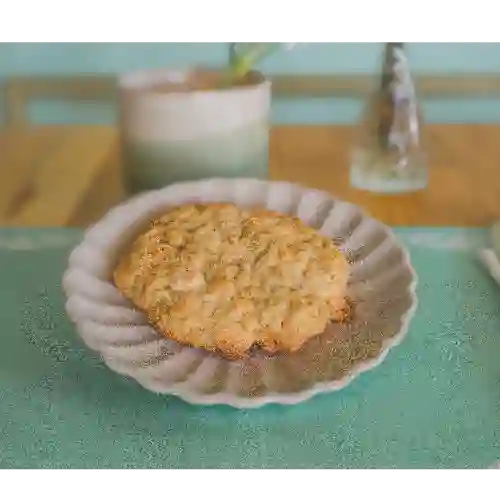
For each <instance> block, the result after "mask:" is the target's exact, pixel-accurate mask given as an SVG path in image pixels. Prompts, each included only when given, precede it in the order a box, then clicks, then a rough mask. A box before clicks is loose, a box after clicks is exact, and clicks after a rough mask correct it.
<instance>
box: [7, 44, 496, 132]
mask: <svg viewBox="0 0 500 500" xmlns="http://www.w3.org/2000/svg"><path fill="white" fill-rule="evenodd" d="M407 50H408V56H409V58H410V62H411V66H412V68H413V70H414V71H415V72H439V73H441V72H449V73H455V72H498V73H500V43H453V44H451V43H450V44H444V43H426V44H424V43H413V44H408V46H407ZM380 53H381V44H369V43H358V44H352V43H337V44H334V43H320V44H299V45H297V46H296V48H295V49H294V50H292V51H290V52H280V53H276V54H274V55H272V56H271V57H270V58H269V59H267V60H266V61H264V62H263V63H262V64H261V66H260V69H262V70H263V71H264V72H269V73H277V72H280V73H281V72H283V73H285V72H290V73H332V72H333V73H334V72H339V73H356V72H359V73H367V72H372V71H375V70H376V69H377V65H378V64H379V60H380ZM227 58H228V45H227V44H223V43H191V44H187V43H164V44H159V43H153V44H139V43H137V44H136V43H121V44H120V43H112V44H104V43H90V44H84V43H54V44H49V43H40V44H30V43H22V44H13V43H4V44H0V81H1V80H2V79H3V78H5V77H8V76H11V75H26V74H52V75H57V74H68V73H119V72H123V71H129V70H133V69H139V68H155V67H164V66H183V65H191V64H196V63H200V62H202V63H205V64H208V65H221V64H226V62H227ZM422 106H423V111H424V114H425V117H426V119H427V121H429V122H451V123H453V122H472V123H473V122H496V121H498V122H500V99H478V98H475V99H474V98H472V99H453V100H452V99H439V100H436V99H432V100H430V99H429V100H425V101H423V103H422ZM359 111H360V102H359V101H357V100H355V99H307V100H305V99H303V100H276V101H275V102H274V103H273V110H272V120H273V122H274V123H352V122H353V121H355V120H356V119H357V117H358V114H359ZM30 114H31V119H32V121H34V122H36V123H112V122H113V121H114V119H115V110H114V109H113V106H112V105H111V104H109V105H107V104H96V103H63V102H37V103H34V104H33V106H32V107H31V109H30Z"/></svg>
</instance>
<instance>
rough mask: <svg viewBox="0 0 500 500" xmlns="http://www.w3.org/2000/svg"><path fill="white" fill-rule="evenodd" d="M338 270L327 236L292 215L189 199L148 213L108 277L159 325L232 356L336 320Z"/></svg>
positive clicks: (341, 275)
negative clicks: (153, 215) (158, 213)
mask: <svg viewBox="0 0 500 500" xmlns="http://www.w3.org/2000/svg"><path fill="white" fill-rule="evenodd" d="M348 275H349V265H348V263H347V260H346V258H345V256H344V255H343V254H342V253H341V252H340V251H339V250H338V249H337V248H336V246H335V245H334V243H333V242H332V241H331V240H330V239H329V238H327V237H325V236H322V235H321V234H319V233H318V232H317V231H316V230H314V229H312V228H310V227H308V226H306V225H305V224H304V223H302V222H301V221H300V220H299V219H298V218H295V217H291V216H287V215H283V214H281V213H277V212H271V211H268V210H264V209H240V208H238V207H236V206H234V205H231V204H207V205H194V204H190V205H182V206H178V207H175V208H172V209H170V210H168V211H167V212H166V213H165V214H164V215H163V216H161V217H159V218H157V219H155V220H153V221H152V222H151V225H150V226H149V228H148V229H147V230H146V231H145V232H144V233H142V234H141V235H140V236H138V237H137V238H136V239H135V241H133V243H132V244H131V245H130V247H129V248H128V249H127V250H126V252H125V253H124V254H123V255H122V257H121V259H120V261H119V263H118V265H117V267H116V269H115V272H114V276H113V277H114V282H115V285H116V286H117V287H118V289H119V290H120V291H121V292H122V293H123V294H124V295H125V296H126V297H127V298H129V299H130V300H131V301H132V302H133V303H134V304H135V306H136V307H138V308H139V309H141V310H143V311H144V312H145V313H146V314H147V315H148V318H149V321H150V322H151V324H152V325H154V327H155V328H156V329H157V331H158V332H159V333H161V334H163V335H165V336H166V337H169V338H172V339H174V340H176V341H178V342H181V343H184V344H188V345H192V346H195V347H199V348H204V349H207V350H210V351H217V352H221V353H222V354H223V355H225V356H228V357H230V358H240V357H243V356H244V355H245V354H246V353H248V351H249V350H250V349H251V348H252V347H254V346H260V347H261V348H262V349H263V350H264V351H267V352H269V353H274V352H278V351H279V352H293V351H296V350H297V349H299V348H300V347H301V346H302V345H303V344H304V343H305V342H306V341H307V340H309V339H310V338H312V337H313V336H315V335H318V334H320V333H322V332H323V331H324V329H325V327H326V325H327V324H328V322H329V321H332V320H333V321H340V320H342V319H343V317H344V315H345V311H346V297H345V295H346V288H347V280H348Z"/></svg>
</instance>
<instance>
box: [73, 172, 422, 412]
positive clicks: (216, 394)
mask: <svg viewBox="0 0 500 500" xmlns="http://www.w3.org/2000/svg"><path fill="white" fill-rule="evenodd" d="M191 202H231V203H235V204H237V205H239V206H265V207H267V208H269V209H273V210H278V211H280V212H283V213H289V214H293V215H297V216H298V217H300V218H301V219H302V220H303V221H304V222H305V223H307V224H309V225H310V226H312V227H315V228H317V229H318V230H319V231H320V232H322V233H323V234H325V235H327V236H330V237H332V238H334V239H335V240H336V241H337V242H339V244H340V245H341V248H342V250H343V251H345V252H346V253H347V255H348V256H349V259H350V260H351V262H352V266H353V267H352V277H351V280H350V282H349V287H348V295H349V298H350V299H351V300H352V301H353V303H354V314H353V318H352V319H351V320H350V321H348V322H346V323H345V324H331V325H330V326H329V327H328V328H327V329H326V330H325V332H324V333H323V334H322V335H319V336H318V337H316V338H314V339H312V340H311V341H309V342H308V343H307V344H306V345H305V346H304V347H303V348H302V349H301V350H300V351H299V352H297V353H294V354H287V355H279V356H272V357H269V356H265V355H263V354H260V353H257V354H255V355H252V356H251V357H249V358H247V359H244V360H240V361H228V360H225V359H222V358H220V357H219V356H217V355H215V354H211V353H208V352H206V351H203V350H200V349H194V348H190V347H185V346H181V345H179V344H177V343H176V342H174V341H172V340H169V339H166V338H163V337H161V336H159V335H158V334H157V333H156V332H155V330H154V329H153V328H151V327H150V326H149V325H148V323H147V321H146V319H145V317H144V315H143V314H142V313H141V312H138V311H137V310H135V309H134V308H133V306H132V305H131V303H130V302H128V301H127V300H126V299H124V298H123V297H122V295H121V294H120V293H119V292H118V290H117V289H116V288H115V287H114V286H113V284H112V283H111V281H110V276H111V273H112V270H113V267H114V265H115V263H116V258H117V255H118V253H119V251H120V249H121V248H123V246H124V244H125V243H126V242H128V241H129V240H130V239H131V238H132V237H133V236H134V235H135V234H136V233H137V231H138V230H139V229H140V228H141V227H142V226H143V224H144V223H145V222H147V221H148V220H149V219H150V218H151V217H152V216H153V215H154V214H157V213H158V212H161V211H162V210H163V209H165V208H167V207H169V206H175V205H179V204H182V203H191ZM63 287H64V290H65V293H66V295H67V302H66V310H67V313H68V315H69V316H70V318H71V320H72V321H73V322H74V324H75V326H76V329H77V331H78V333H79V334H80V336H81V337H82V339H83V340H84V342H85V343H86V344H87V345H88V346H89V347H90V348H91V349H93V350H95V351H97V352H99V353H100V355H101V356H102V358H103V360H104V362H105V363H106V364H107V365H108V367H109V368H111V369H112V370H114V371H116V372H118V373H120V374H122V375H124V376H128V377H132V378H134V379H136V380H137V381H138V382H139V383H140V384H141V385H142V386H144V387H145V388H146V389H149V390H151V391H154V392H159V393H165V394H173V395H176V396H178V397H180V398H182V399H184V400H185V401H188V402H190V403H195V404H227V405H231V406H234V407H237V408H255V407H259V406H262V405H264V404H268V403H280V404H295V403H299V402H302V401H305V400H307V399H309V398H311V397H312V396H314V395H315V394H318V393H320V392H328V391H335V390H339V389H341V388H343V387H345V386H346V385H347V384H349V382H351V381H352V380H353V379H354V378H355V377H356V376H357V375H359V374H360V373H362V372H364V371H367V370H369V369H371V368H374V367H375V366H376V365H378V364H379V363H381V362H382V360H383V359H384V358H385V356H386V354H387V353H388V351H389V350H390V349H391V348H392V347H393V346H394V345H396V344H398V343H399V342H400V341H401V340H402V339H403V337H404V335H405V334H406V332H407V329H408V326H409V323H410V320H411V318H412V317H413V314H414V312H415V310H416V305H417V299H416V295H415V287H416V276H415V273H414V271H413V269H412V267H411V264H410V261H409V257H408V254H407V252H406V251H405V250H404V249H403V248H402V247H401V246H400V245H399V244H398V242H397V240H396V238H395V237H394V235H393V233H392V232H391V230H390V229H389V228H388V227H386V226H384V225H383V224H381V223H380V222H378V221H376V220H374V219H372V218H370V217H368V216H367V215H365V214H364V213H363V212H362V211H361V210H360V209H359V208H358V207H356V206H355V205H352V204H350V203H346V202H343V201H340V200H337V199H335V198H333V197H332V196H330V195H329V194H327V193H324V192H321V191H316V190H311V189H305V188H302V187H300V186H297V185H294V184H290V183H286V182H266V181H258V180H253V179H234V180H233V179H211V180H205V181H198V182H187V183H179V184H175V185H171V186H169V187H166V188H164V189H161V190H157V191H151V192H148V193H146V194H143V195H140V196H138V197H135V198H133V199H131V200H129V201H128V202H126V203H124V204H121V205H119V206H117V207H115V208H114V209H112V210H111V211H110V212H109V213H108V214H107V215H106V216H105V217H104V218H103V219H101V220H100V221H99V222H98V223H97V224H95V225H94V226H93V227H92V228H90V229H89V230H88V231H87V232H86V234H85V236H84V239H83V241H82V242H81V244H80V245H78V246H77V247H76V248H75V249H74V250H73V252H72V253H71V255H70V258H69V265H68V269H67V270H66V272H65V274H64V278H63Z"/></svg>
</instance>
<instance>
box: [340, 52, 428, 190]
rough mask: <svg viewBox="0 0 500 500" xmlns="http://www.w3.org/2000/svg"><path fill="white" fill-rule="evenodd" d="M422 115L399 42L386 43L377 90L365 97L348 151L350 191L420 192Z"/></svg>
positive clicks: (423, 172)
mask: <svg viewBox="0 0 500 500" xmlns="http://www.w3.org/2000/svg"><path fill="white" fill-rule="evenodd" d="M421 128H422V116H421V113H420V110H419V106H418V102H417V98H416V93H415V87H414V83H413V79H412V77H411V74H410V71H409V67H408V61H407V59H406V56H405V53H404V48H403V44H402V43H387V44H386V46H385V54H384V59H383V65H382V71H381V75H380V79H379V84H378V86H377V87H376V88H375V89H374V91H373V92H372V93H371V94H370V95H369V97H368V101H367V103H366V105H365V108H364V113H363V116H362V119H361V121H360V123H359V124H358V126H357V130H356V136H355V144H354V146H353V150H352V156H351V166H350V182H351V185H352V186H353V187H356V188H359V189H364V190H368V191H373V192H379V193H405V192H411V191H418V190H421V189H424V188H425V187H426V186H427V182H428V171H427V158H426V154H425V151H424V146H423V144H422V134H421Z"/></svg>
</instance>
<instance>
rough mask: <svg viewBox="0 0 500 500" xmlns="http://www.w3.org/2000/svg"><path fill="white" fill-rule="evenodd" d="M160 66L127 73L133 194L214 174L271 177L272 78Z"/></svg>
mask: <svg viewBox="0 0 500 500" xmlns="http://www.w3.org/2000/svg"><path fill="white" fill-rule="evenodd" d="M227 81H228V80H227V74H226V75H225V74H224V72H223V71H222V70H221V71H218V70H210V69H192V70H180V71H176V70H170V69H166V70H153V71H143V72H135V73H129V74H125V75H123V76H122V77H121V78H120V79H119V110H120V134H121V145H122V159H123V162H122V164H123V181H124V186H125V188H126V190H127V191H128V193H129V194H135V193H138V192H141V191H144V190H149V189H156V188H161V187H163V186H166V185H169V184H172V183H175V182H179V181H187V180H198V179H203V178H210V177H233V178H234V177H246V178H248V177H254V178H257V179H267V172H268V138H269V111H270V103H271V83H270V82H269V81H267V80H266V79H265V78H264V77H263V75H262V74H261V73H259V72H256V71H251V72H250V73H248V74H247V75H246V76H245V77H244V78H243V79H240V80H239V81H238V82H237V83H236V84H233V85H227Z"/></svg>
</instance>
